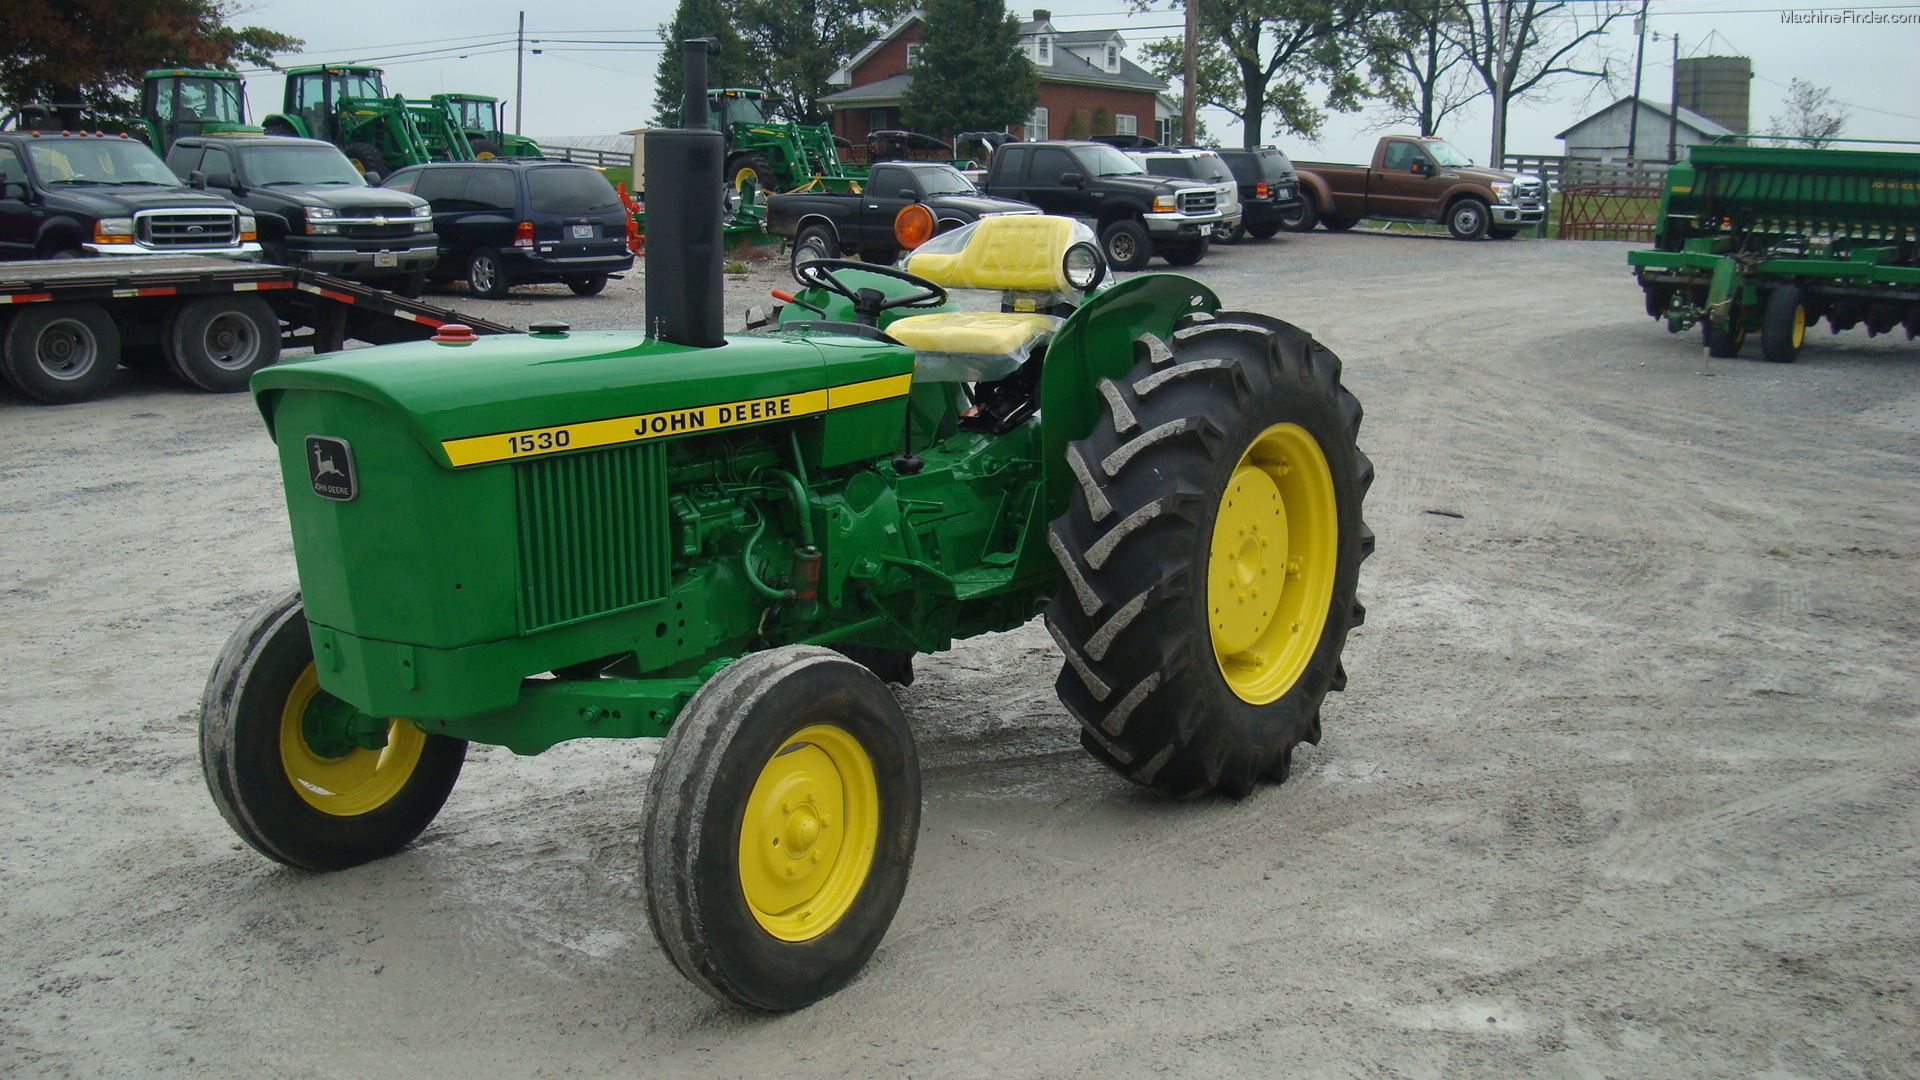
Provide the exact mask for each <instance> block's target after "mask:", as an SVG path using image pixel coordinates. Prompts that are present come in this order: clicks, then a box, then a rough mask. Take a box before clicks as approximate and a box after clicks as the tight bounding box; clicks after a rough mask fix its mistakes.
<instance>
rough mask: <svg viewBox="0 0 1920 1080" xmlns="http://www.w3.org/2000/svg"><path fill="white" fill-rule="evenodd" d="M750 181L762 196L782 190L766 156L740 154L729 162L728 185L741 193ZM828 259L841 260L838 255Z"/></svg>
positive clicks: (777, 176) (778, 178)
mask: <svg viewBox="0 0 1920 1080" xmlns="http://www.w3.org/2000/svg"><path fill="white" fill-rule="evenodd" d="M749 179H751V180H752V181H753V183H754V186H755V187H756V188H758V189H759V190H760V191H761V193H762V194H766V195H771V194H773V193H775V192H777V191H779V190H780V177H779V175H778V174H777V173H775V172H774V171H773V162H771V161H768V160H767V156H766V155H765V154H740V155H737V156H735V157H734V159H733V160H732V161H729V162H727V183H728V184H729V185H731V186H732V188H733V190H735V191H739V190H740V189H741V187H742V182H743V181H745V180H749ZM827 257H828V258H830V259H832V258H839V256H837V255H829V256H827Z"/></svg>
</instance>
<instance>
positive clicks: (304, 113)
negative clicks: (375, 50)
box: [261, 64, 474, 174]
mask: <svg viewBox="0 0 1920 1080" xmlns="http://www.w3.org/2000/svg"><path fill="white" fill-rule="evenodd" d="M382 76H383V72H382V71H381V70H380V69H379V68H376V67H362V66H357V65H353V64H326V65H321V66H318V67H298V68H288V69H287V82H286V90H285V93H284V95H283V98H282V102H281V111H279V112H277V113H275V114H273V115H272V116H269V117H267V118H266V119H265V120H263V121H261V126H262V128H263V129H264V130H265V131H266V133H267V134H269V135H294V136H298V137H300V138H303V139H322V140H325V141H326V142H330V143H332V144H334V145H335V146H338V147H339V148H340V149H341V151H343V152H344V153H345V154H346V155H347V158H348V160H350V161H352V162H353V164H354V167H355V168H358V169H359V170H360V171H361V172H367V173H381V174H384V173H387V172H389V171H391V170H393V169H398V168H400V167H401V166H404V165H419V164H421V163H422V162H427V161H471V160H473V157H474V154H473V150H472V148H471V147H470V146H469V144H468V141H467V136H466V134H464V133H463V132H460V131H458V130H456V129H455V127H454V125H453V121H452V118H451V117H450V116H449V115H448V113H447V112H446V110H444V109H443V108H441V106H440V105H438V104H436V103H434V102H431V101H410V100H408V99H407V98H406V97H404V96H401V95H397V94H396V95H394V96H392V97H388V96H387V92H386V87H385V85H384V82H383V79H382Z"/></svg>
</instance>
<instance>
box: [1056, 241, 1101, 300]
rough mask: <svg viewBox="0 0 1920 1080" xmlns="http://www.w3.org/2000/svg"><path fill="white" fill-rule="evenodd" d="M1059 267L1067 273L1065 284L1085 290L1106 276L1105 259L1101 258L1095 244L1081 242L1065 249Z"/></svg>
mask: <svg viewBox="0 0 1920 1080" xmlns="http://www.w3.org/2000/svg"><path fill="white" fill-rule="evenodd" d="M1060 269H1061V270H1062V271H1063V272H1064V273H1065V274H1066V275H1067V284H1069V285H1071V286H1073V287H1074V288H1076V289H1079V290H1080V291H1081V292H1086V291H1087V290H1088V289H1091V288H1093V287H1094V286H1095V285H1098V284H1100V281H1101V279H1103V278H1105V277H1106V276H1107V260H1105V259H1104V258H1101V256H1100V248H1099V247H1098V246H1097V245H1094V244H1088V243H1084V242H1083V243H1078V244H1075V245H1073V246H1072V247H1070V248H1068V249H1067V254H1066V256H1065V257H1064V258H1063V259H1061V266H1060Z"/></svg>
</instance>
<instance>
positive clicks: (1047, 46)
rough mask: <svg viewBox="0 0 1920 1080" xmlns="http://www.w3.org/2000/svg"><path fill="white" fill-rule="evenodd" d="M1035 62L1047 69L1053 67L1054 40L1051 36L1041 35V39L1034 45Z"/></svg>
mask: <svg viewBox="0 0 1920 1080" xmlns="http://www.w3.org/2000/svg"><path fill="white" fill-rule="evenodd" d="M1033 62H1034V63H1036V64H1044V65H1046V66H1047V67H1052V66H1053V38H1052V37H1051V36H1049V35H1047V34H1041V35H1040V39H1039V40H1038V41H1035V42H1034V43H1033Z"/></svg>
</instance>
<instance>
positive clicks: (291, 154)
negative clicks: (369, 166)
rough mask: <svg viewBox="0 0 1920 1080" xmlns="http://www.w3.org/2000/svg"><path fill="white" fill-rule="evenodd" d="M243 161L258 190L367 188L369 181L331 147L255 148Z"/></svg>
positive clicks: (250, 180) (249, 149)
mask: <svg viewBox="0 0 1920 1080" xmlns="http://www.w3.org/2000/svg"><path fill="white" fill-rule="evenodd" d="M240 160H242V161H244V162H245V163H246V166H247V181H248V182H249V183H251V184H252V185H253V186H254V187H271V186H272V185H274V184H343V185H345V186H347V187H366V186H367V180H366V177H364V176H361V175H360V170H359V169H356V168H354V167H353V163H352V162H350V161H348V160H347V155H345V154H343V153H341V152H340V151H339V150H337V149H335V148H333V147H331V146H255V147H249V148H247V149H246V150H245V151H244V152H243V153H242V154H241V158H240Z"/></svg>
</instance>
